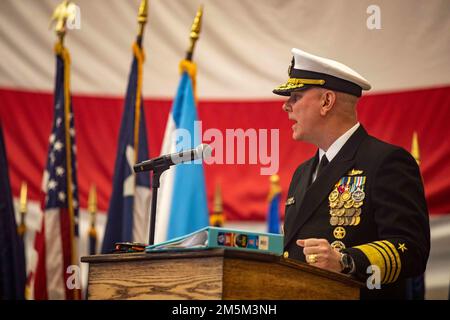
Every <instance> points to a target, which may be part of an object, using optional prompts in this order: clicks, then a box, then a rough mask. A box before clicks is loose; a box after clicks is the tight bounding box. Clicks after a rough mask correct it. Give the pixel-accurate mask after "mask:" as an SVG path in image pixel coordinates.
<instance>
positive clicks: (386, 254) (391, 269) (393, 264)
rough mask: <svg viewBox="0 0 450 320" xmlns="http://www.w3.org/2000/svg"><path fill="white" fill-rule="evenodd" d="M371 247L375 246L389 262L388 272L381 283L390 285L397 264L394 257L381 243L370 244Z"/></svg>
mask: <svg viewBox="0 0 450 320" xmlns="http://www.w3.org/2000/svg"><path fill="white" fill-rule="evenodd" d="M372 245H374V246H377V247H378V248H379V249H380V250H381V251H382V252H383V254H384V257H385V258H386V259H387V260H388V261H389V268H388V271H387V272H386V279H385V280H383V281H382V282H381V283H391V282H392V281H393V279H394V275H395V273H396V271H397V262H396V261H395V258H394V255H393V254H392V252H391V251H390V250H389V248H388V247H387V245H386V244H384V243H383V242H381V241H375V242H373V243H372ZM388 275H389V276H388Z"/></svg>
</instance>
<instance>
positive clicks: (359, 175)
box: [284, 126, 430, 299]
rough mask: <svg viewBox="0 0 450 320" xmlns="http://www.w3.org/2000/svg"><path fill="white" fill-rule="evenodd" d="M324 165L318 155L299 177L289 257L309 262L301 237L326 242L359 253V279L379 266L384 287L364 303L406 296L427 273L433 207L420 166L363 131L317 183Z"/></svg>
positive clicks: (289, 204)
mask: <svg viewBox="0 0 450 320" xmlns="http://www.w3.org/2000/svg"><path fill="white" fill-rule="evenodd" d="M317 162H318V153H317V154H316V155H315V156H314V157H313V158H311V159H309V160H307V161H306V162H304V163H303V164H301V165H300V166H299V167H298V168H297V170H296V171H295V173H294V175H293V178H292V181H291V184H290V187H289V192H288V196H287V201H286V211H285V222H284V246H285V251H287V253H285V254H286V255H288V256H289V258H293V259H297V260H300V261H305V256H304V255H303V249H302V248H301V247H299V246H297V245H296V243H295V242H296V240H297V239H306V238H325V239H327V240H328V241H329V242H330V244H332V245H333V247H335V248H337V249H340V250H342V251H344V252H347V253H349V254H350V255H351V256H352V258H353V259H354V261H355V265H356V274H355V276H356V277H357V278H358V279H359V280H361V281H364V282H365V281H366V279H367V278H368V277H369V276H371V275H372V273H367V268H368V267H369V266H370V265H375V266H377V267H378V268H379V271H380V272H379V275H380V280H381V289H372V290H369V289H366V288H364V289H362V290H361V298H362V299H364V298H369V299H370V298H385V299H389V298H404V293H405V279H406V278H408V277H413V276H416V275H419V274H421V273H423V272H424V271H425V267H426V263H427V260H428V255H429V250H430V227H429V220H428V209H427V205H426V201H425V196H424V189H423V183H422V179H421V175H420V171H419V168H418V165H417V163H416V161H415V160H414V158H413V157H412V156H411V155H410V154H409V152H407V151H405V150H404V149H402V148H400V147H397V146H393V145H390V144H388V143H385V142H382V141H380V140H378V139H376V138H374V137H372V136H370V135H368V134H367V132H366V130H365V129H364V128H363V127H362V126H360V127H359V128H358V129H357V130H356V131H355V133H354V134H353V135H352V136H351V137H350V138H349V139H348V140H347V142H346V143H345V144H344V146H343V147H342V148H341V150H340V151H339V152H338V154H337V155H336V156H335V157H334V158H333V160H332V161H331V162H330V163H329V164H328V165H327V166H326V167H325V169H324V170H323V171H322V172H321V174H320V175H319V176H318V177H317V178H316V180H315V181H314V182H313V183H311V177H312V173H313V171H314V170H315V168H316V166H317ZM344 193H345V194H344ZM358 209H359V210H358ZM358 217H359V218H358ZM372 270H373V269H372Z"/></svg>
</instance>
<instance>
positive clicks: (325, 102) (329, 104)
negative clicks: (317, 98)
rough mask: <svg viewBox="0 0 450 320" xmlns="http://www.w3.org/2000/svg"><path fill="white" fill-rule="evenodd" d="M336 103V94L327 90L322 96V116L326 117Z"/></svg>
mask: <svg viewBox="0 0 450 320" xmlns="http://www.w3.org/2000/svg"><path fill="white" fill-rule="evenodd" d="M335 102H336V93H335V92H334V91H331V90H327V91H325V92H324V93H323V94H322V98H321V107H320V115H322V116H326V115H327V113H328V112H330V111H331V109H332V108H333V107H334V104H335Z"/></svg>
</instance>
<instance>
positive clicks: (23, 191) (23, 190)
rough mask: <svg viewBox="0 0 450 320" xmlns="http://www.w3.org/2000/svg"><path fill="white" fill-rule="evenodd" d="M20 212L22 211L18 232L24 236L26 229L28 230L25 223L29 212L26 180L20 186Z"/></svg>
mask: <svg viewBox="0 0 450 320" xmlns="http://www.w3.org/2000/svg"><path fill="white" fill-rule="evenodd" d="M19 212H20V224H19V226H18V227H17V233H18V234H19V235H20V236H23V235H24V234H25V231H26V230H27V227H26V224H25V215H26V213H27V183H26V182H22V185H21V186H20V200H19Z"/></svg>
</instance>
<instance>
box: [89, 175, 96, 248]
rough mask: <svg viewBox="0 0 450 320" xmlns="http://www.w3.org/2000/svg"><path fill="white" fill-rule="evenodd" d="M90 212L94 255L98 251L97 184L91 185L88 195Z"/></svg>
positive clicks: (90, 233) (91, 243)
mask: <svg viewBox="0 0 450 320" xmlns="http://www.w3.org/2000/svg"><path fill="white" fill-rule="evenodd" d="M88 212H89V216H90V228H89V232H88V235H89V254H90V255H94V254H96V253H97V251H96V247H97V230H96V228H95V224H96V215H97V191H96V188H95V184H94V185H92V186H91V189H90V190H89V196H88Z"/></svg>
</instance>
